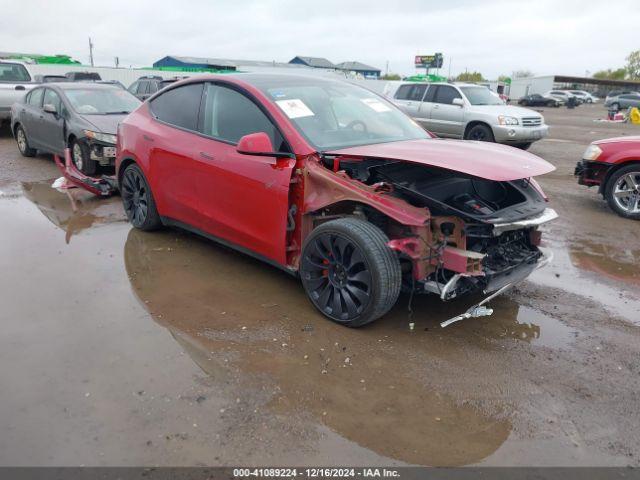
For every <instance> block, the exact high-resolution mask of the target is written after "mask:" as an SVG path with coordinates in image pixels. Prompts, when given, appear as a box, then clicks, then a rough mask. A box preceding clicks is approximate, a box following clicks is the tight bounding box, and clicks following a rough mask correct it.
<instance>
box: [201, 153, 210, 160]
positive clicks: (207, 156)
mask: <svg viewBox="0 0 640 480" xmlns="http://www.w3.org/2000/svg"><path fill="white" fill-rule="evenodd" d="M200 156H201V157H202V158H206V159H207V160H213V155H209V154H208V153H207V152H200Z"/></svg>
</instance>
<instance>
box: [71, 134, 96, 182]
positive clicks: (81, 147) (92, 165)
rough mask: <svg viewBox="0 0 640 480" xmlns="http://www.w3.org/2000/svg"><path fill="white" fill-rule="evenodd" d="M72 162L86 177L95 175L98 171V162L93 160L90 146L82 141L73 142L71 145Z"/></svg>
mask: <svg viewBox="0 0 640 480" xmlns="http://www.w3.org/2000/svg"><path fill="white" fill-rule="evenodd" d="M70 148H71V161H72V162H73V164H74V165H75V167H76V168H77V169H78V170H80V171H81V172H82V173H84V174H85V175H94V174H95V173H96V171H97V170H98V162H96V161H95V160H91V154H90V152H89V146H88V145H87V144H86V143H85V142H82V141H80V140H73V141H72V142H71V145H70Z"/></svg>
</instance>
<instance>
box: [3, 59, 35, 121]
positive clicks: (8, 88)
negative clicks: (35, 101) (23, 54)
mask: <svg viewBox="0 0 640 480" xmlns="http://www.w3.org/2000/svg"><path fill="white" fill-rule="evenodd" d="M31 80H32V78H31V74H30V73H29V71H28V69H27V65H26V64H25V63H23V62H17V61H13V60H11V61H6V60H0V124H2V123H3V122H5V121H8V120H9V119H10V118H11V105H13V103H14V102H16V101H18V100H19V99H20V98H21V97H24V94H25V93H26V92H27V91H29V90H31V89H32V88H33V87H34V84H33V83H32V81H31Z"/></svg>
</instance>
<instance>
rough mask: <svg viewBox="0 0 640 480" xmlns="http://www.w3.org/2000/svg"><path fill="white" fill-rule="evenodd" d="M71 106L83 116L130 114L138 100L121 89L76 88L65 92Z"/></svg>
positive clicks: (136, 105)
mask: <svg viewBox="0 0 640 480" xmlns="http://www.w3.org/2000/svg"><path fill="white" fill-rule="evenodd" d="M65 94H66V96H67V98H68V99H69V102H70V103H71V106H72V107H73V109H74V110H75V111H76V112H77V113H81V114H83V115H109V114H116V113H130V112H131V111H133V110H134V109H135V108H137V107H138V105H140V100H138V99H137V98H136V97H134V96H133V95H131V94H130V93H129V92H127V91H126V90H122V89H121V88H117V87H114V88H100V89H97V88H95V89H94V88H92V89H89V88H84V89H83V88H77V89H73V90H65Z"/></svg>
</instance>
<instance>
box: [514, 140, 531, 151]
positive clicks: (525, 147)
mask: <svg viewBox="0 0 640 480" xmlns="http://www.w3.org/2000/svg"><path fill="white" fill-rule="evenodd" d="M531 145H532V143H531V142H528V143H516V144H514V145H513V146H514V147H516V148H519V149H521V150H529V147H531Z"/></svg>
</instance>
